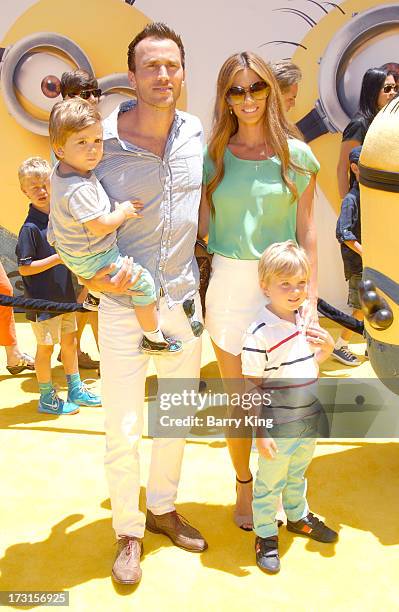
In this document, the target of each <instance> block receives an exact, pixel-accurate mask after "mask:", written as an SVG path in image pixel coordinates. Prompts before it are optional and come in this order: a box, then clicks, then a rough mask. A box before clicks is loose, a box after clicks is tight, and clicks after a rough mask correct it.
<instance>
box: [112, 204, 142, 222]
mask: <svg viewBox="0 0 399 612" xmlns="http://www.w3.org/2000/svg"><path fill="white" fill-rule="evenodd" d="M143 207H144V204H143V202H141V201H140V200H126V201H125V202H115V210H116V209H118V208H121V209H122V210H123V212H124V213H125V216H126V219H141V218H142V217H143V215H141V214H140V211H141V210H142V209H143Z"/></svg>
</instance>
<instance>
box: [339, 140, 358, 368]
mask: <svg viewBox="0 0 399 612" xmlns="http://www.w3.org/2000/svg"><path fill="white" fill-rule="evenodd" d="M361 150H362V147H355V148H354V149H352V151H351V152H350V153H349V162H350V169H351V172H352V173H353V176H354V181H353V185H352V187H351V189H350V191H349V193H347V194H346V196H345V197H344V199H343V201H342V205H341V214H340V215H339V217H338V222H337V230H336V236H337V240H338V242H339V243H340V244H341V255H342V259H343V262H344V273H345V279H346V280H347V281H348V285H349V293H348V306H351V307H352V308H353V313H352V315H353V316H354V317H355V318H356V319H357V320H358V321H362V320H363V312H362V310H361V305H360V301H359V283H360V281H361V280H362V272H363V265H362V245H361V226H360V189H359V166H358V163H359V158H360V153H361ZM351 336H352V332H351V331H350V330H348V329H343V330H342V332H341V335H340V337H339V338H338V340H337V342H336V343H335V347H334V350H333V352H332V356H333V357H334V358H335V359H337V360H338V361H340V362H341V363H344V364H345V365H349V366H356V365H359V364H360V363H361V362H360V360H359V359H358V358H357V357H356V355H354V354H353V353H352V351H350V350H349V348H348V342H349V340H350V338H351Z"/></svg>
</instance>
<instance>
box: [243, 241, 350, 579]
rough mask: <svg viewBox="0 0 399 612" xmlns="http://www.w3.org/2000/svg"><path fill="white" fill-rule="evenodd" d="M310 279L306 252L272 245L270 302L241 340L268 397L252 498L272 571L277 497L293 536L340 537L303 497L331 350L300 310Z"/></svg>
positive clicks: (267, 284)
mask: <svg viewBox="0 0 399 612" xmlns="http://www.w3.org/2000/svg"><path fill="white" fill-rule="evenodd" d="M309 275H310V267H309V261H308V258H307V256H306V253H305V251H304V250H303V249H302V248H300V247H298V246H297V245H296V244H295V243H294V242H293V241H292V240H288V241H287V242H280V243H275V244H273V245H271V246H270V247H268V248H267V249H266V251H265V252H264V253H263V255H262V257H261V259H260V261H259V284H260V286H261V289H262V291H263V292H264V294H265V296H266V297H267V298H268V299H269V303H268V304H267V306H266V307H265V308H264V310H263V312H262V314H261V316H260V318H259V319H258V320H257V321H255V322H254V323H253V324H252V325H251V326H250V327H249V328H248V331H247V333H246V334H245V336H244V339H243V349H242V355H241V359H242V372H243V375H244V376H245V378H246V382H247V386H248V389H250V390H251V391H253V392H255V391H256V392H257V393H259V392H261V393H262V397H264V394H265V392H268V390H269V397H270V405H266V404H265V405H264V406H263V407H262V410H261V413H260V415H259V419H258V420H257V421H256V445H257V448H258V452H259V469H258V473H257V476H256V481H255V487H254V497H253V517H254V531H255V533H256V543H255V551H256V563H257V565H258V567H259V568H260V569H261V570H263V571H266V572H269V573H276V572H278V571H279V570H280V559H279V553H278V527H277V522H276V512H277V509H278V502H279V498H280V494H282V500H283V507H284V510H285V513H286V515H287V529H288V530H289V531H292V532H294V533H297V534H301V535H305V536H307V537H310V538H313V539H315V540H318V541H319V542H334V541H335V540H336V539H337V537H338V536H337V534H336V533H335V531H332V530H331V529H329V528H328V527H327V526H326V525H324V523H323V522H322V521H320V520H319V519H318V518H317V517H316V516H314V515H313V514H312V513H311V512H310V511H309V507H308V503H307V500H306V479H305V472H306V470H307V468H308V466H309V464H310V462H311V460H312V456H313V452H314V449H315V444H316V437H317V428H318V424H319V417H320V409H321V406H320V404H319V402H318V400H317V397H316V395H315V391H316V390H315V385H316V384H317V377H318V363H321V362H322V361H324V360H325V359H327V358H328V356H329V355H330V354H331V352H332V349H333V346H334V343H333V340H332V338H331V336H330V335H329V334H328V333H327V332H326V331H325V330H323V329H322V328H321V327H319V326H317V327H315V326H314V327H311V328H309V329H307V330H306V332H305V331H304V326H303V322H302V320H301V317H300V314H299V308H300V306H301V305H302V304H303V302H304V301H305V299H306V297H307V286H308V282H309ZM266 403H267V402H266ZM265 423H267V424H266V425H265ZM270 424H271V425H272V428H271V429H270V428H269V427H270Z"/></svg>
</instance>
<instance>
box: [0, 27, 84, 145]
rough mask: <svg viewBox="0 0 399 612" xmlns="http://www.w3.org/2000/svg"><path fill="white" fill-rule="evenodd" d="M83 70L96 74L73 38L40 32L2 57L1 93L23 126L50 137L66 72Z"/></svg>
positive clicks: (10, 48) (13, 47)
mask: <svg viewBox="0 0 399 612" xmlns="http://www.w3.org/2000/svg"><path fill="white" fill-rule="evenodd" d="M76 68H82V69H84V70H86V71H87V72H88V73H89V74H93V68H92V66H91V64H90V62H89V59H88V58H87V56H86V55H85V53H84V52H83V51H82V49H80V47H78V45H76V44H75V43H74V42H73V41H72V40H71V39H69V38H67V37H65V36H61V35H60V34H55V33H53V32H40V33H38V34H33V35H31V36H27V37H26V38H23V39H21V40H19V41H18V42H17V43H16V44H15V45H13V46H11V47H9V48H8V49H6V51H5V52H4V55H3V57H2V58H1V73H0V75H1V90H2V94H3V97H4V101H5V103H6V106H7V109H8V111H9V112H10V114H11V115H13V116H14V118H15V119H16V120H17V121H18V123H19V124H20V125H22V126H23V127H25V128H26V129H28V130H29V131H31V132H34V133H35V134H40V135H42V136H47V135H48V118H49V114H50V111H51V109H52V107H53V106H54V103H55V102H57V101H58V100H57V98H58V99H59V100H60V99H61V97H60V89H61V88H60V85H61V83H60V79H61V75H62V73H63V72H66V71H69V70H74V69H76Z"/></svg>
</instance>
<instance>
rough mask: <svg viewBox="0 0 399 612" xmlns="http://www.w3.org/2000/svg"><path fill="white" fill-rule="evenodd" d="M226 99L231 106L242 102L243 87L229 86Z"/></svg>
mask: <svg viewBox="0 0 399 612" xmlns="http://www.w3.org/2000/svg"><path fill="white" fill-rule="evenodd" d="M227 100H228V102H229V103H230V104H232V105H233V106H234V105H235V104H242V103H243V102H244V100H245V89H244V88H243V87H230V89H229V91H228V92H227Z"/></svg>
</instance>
